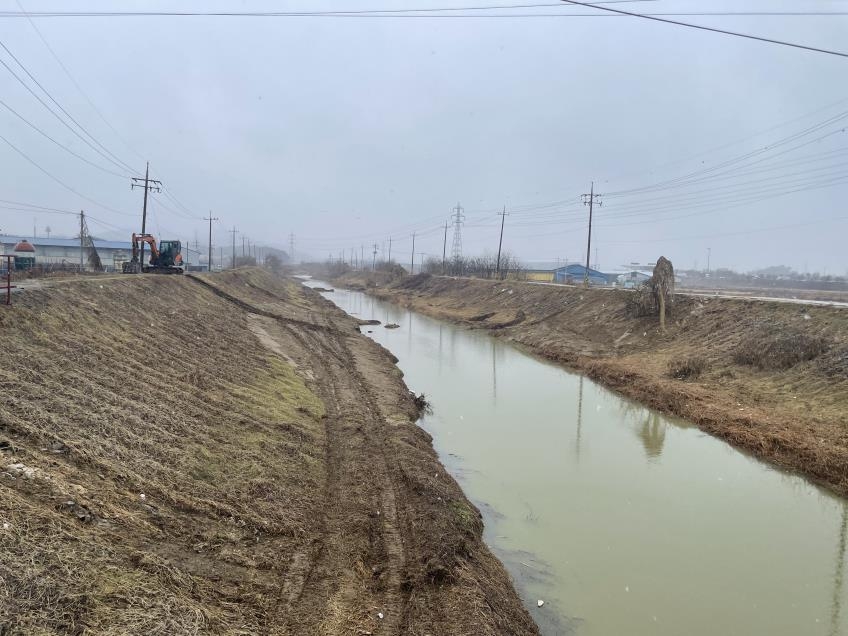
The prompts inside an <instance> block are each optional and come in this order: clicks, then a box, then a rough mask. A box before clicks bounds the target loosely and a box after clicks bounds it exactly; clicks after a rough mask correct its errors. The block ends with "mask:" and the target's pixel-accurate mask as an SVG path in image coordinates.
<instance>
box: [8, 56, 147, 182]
mask: <svg viewBox="0 0 848 636" xmlns="http://www.w3.org/2000/svg"><path fill="white" fill-rule="evenodd" d="M0 47H2V48H3V50H4V51H6V53H8V54H9V56H10V57H11V58H12V59H13V60H15V62H16V63H17V64H18V66H20V67H21V69H23V71H24V73H26V74H27V77H29V78H30V79H31V80H32V81H33V82H34V83H35V85H36V86H38V88H40V89H41V91H42V92H43V93H44V94H45V95H47V97H49V98H50V101H52V102H53V103H54V104H56V107H57V108H58V109H59V110H61V111H62V112H63V113H64V114H65V116H66V117H67V118H68V119H70V120H71V121H72V122H73V123H74V124H75V125H76V126H77V128H79V129H80V130H81V131H83V132H84V133H85V134H86V135H87V136H88V137H89V138H90V139H91V140H92V141H93V142H94V143H95V144H97V145H98V146H100V148H101V149H102V152H101V150H98V149H97V148H95V147H94V146H92V145H91V143H89V142H88V140H87V139H85V138H84V137H82V136H81V135H79V134H78V133H77V132H76V131H75V130H74V129H73V128H71V127H70V126H68V124H67V123H66V122H65V120H63V119H61V117H59V116H58V115H56V113H55V112H54V111H53V110H52V109H51V108H50V107H49V106H47V104H45V103H44V101H43V100H41V98H40V97H38V96H37V95H36V94H35V92H34V91H33V90H32V89H31V88H30V87H29V85H27V84H26V82H24V81H23V80H22V79H21V78H20V77H19V76H18V74H17V73H15V72H14V71H13V70H12V69H11V68H10V67H9V65H8V64H6V62H5V61H3V60H0V62H2V64H3V66H5V67H6V69H7V70H8V71H9V72H10V73H12V75H14V76H15V79H16V80H18V82H20V83H21V84H22V85H23V86H24V87H25V88H26V89H27V90H28V91H29V92H30V93H31V94H32V95H33V96H34V97H36V98H37V99H38V101H39V102H41V104H42V105H44V106H45V107H46V108H47V109H48V110H50V112H52V113H53V114H54V115H56V116H57V117H59V119H60V121H62V123H64V124H65V125H66V126H68V128H69V129H71V130H72V131H73V132H74V134H76V135H77V136H78V137H79V138H80V139H82V140H83V141H84V142H85V143H86V144H88V145H89V146H91V148H93V149H94V150H95V151H97V152H98V153H100V154H101V155H102V156H103V157H104V158H106V159H108V160H109V161H111V162H112V163H114V164H115V165H117V166H118V167H119V168H121V169H122V170H124V169H125V170H129V171H130V172H131V173H132V172H136V171H135V169H134V168H133V167H132V166H130V165H128V164H126V163H124V162H123V161H121V160H120V159H119V158H118V157H116V156H115V155H114V154H112V153H111V152H109V150H108V149H107V148H106V147H105V146H104V145H103V144H101V143H100V142H99V141H97V139H96V138H95V137H94V136H93V135H92V134H91V133H90V132H88V130H86V129H85V127H84V126H83V125H82V124H80V123H79V122H78V121H77V120H76V119H74V117H73V115H71V114H70V113H69V112H68V111H67V110H66V109H65V108H64V107H63V106H62V105H61V104H60V103H59V102H58V101H57V100H56V98H54V97H53V95H51V94H50V92H49V91H48V90H47V89H46V88H44V86H42V85H41V82H39V81H38V80H37V79H36V78H35V76H34V75H33V74H32V73H30V71H29V69H28V68H27V67H26V66H24V64H23V63H22V62H21V61H20V60H19V59H18V58H17V57H16V56H15V54H14V53H12V51H10V50H9V47H7V46H6V45H5V44H4V43H3V41H2V40H0ZM104 153H105V154H104Z"/></svg>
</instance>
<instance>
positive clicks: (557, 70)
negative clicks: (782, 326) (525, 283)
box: [0, 0, 848, 275]
mask: <svg viewBox="0 0 848 636" xmlns="http://www.w3.org/2000/svg"><path fill="white" fill-rule="evenodd" d="M499 4H500V5H502V6H503V5H506V4H507V3H503V2H502V3H498V2H491V3H476V4H475V3H467V2H461V1H455V2H429V3H428V2H407V3H403V4H401V3H398V2H395V1H392V0H382V1H378V0H369V1H365V0H363V1H362V2H357V3H355V5H353V4H352V3H350V2H348V3H342V2H340V1H338V0H321V1H316V2H310V3H308V5H307V3H305V2H303V1H302V0H300V1H298V0H291V1H288V2H274V3H273V4H272V3H268V2H263V1H261V0H255V1H250V0H244V1H242V2H238V3H233V2H223V1H210V0H206V1H203V2H201V1H199V0H192V1H188V2H181V3H177V2H173V1H172V2H141V1H132V2H130V1H128V2H123V3H121V5H120V9H116V8H115V5H114V3H109V2H106V1H105V0H101V1H95V0H74V1H70V0H67V1H64V2H58V1H53V2H38V3H35V2H33V1H32V0H20V5H19V3H18V1H17V0H2V1H0V41H2V43H3V44H4V45H5V46H6V47H8V49H9V51H10V52H11V53H13V54H14V55H15V56H16V57H17V58H18V60H20V62H21V63H22V64H23V65H24V66H25V67H26V69H27V70H28V71H29V72H30V73H31V74H32V75H33V76H34V77H35V78H36V79H37V80H38V82H40V84H41V85H42V86H43V87H44V88H45V89H47V91H49V94H50V95H52V97H53V98H55V100H56V101H57V102H58V103H59V104H61V107H63V108H64V109H65V110H66V111H67V114H70V115H71V116H73V118H74V119H75V120H76V121H77V122H79V123H80V124H81V125H82V126H83V127H84V128H85V129H86V130H87V131H88V132H90V133H91V135H92V137H93V138H94V139H95V140H96V141H95V143H93V144H91V145H86V144H85V143H83V141H82V138H84V137H86V134H85V132H82V133H81V135H80V136H76V135H74V134H73V133H72V132H71V131H70V130H69V128H68V127H66V126H64V125H63V124H61V123H60V122H59V121H58V119H59V118H57V117H56V116H54V115H53V114H51V113H50V112H49V111H48V110H47V109H46V108H45V107H44V106H42V105H41V104H40V103H39V102H38V101H37V100H36V99H35V98H34V97H33V95H32V94H30V93H29V92H28V91H27V90H26V89H25V88H24V87H23V86H22V85H21V84H20V83H19V82H18V81H17V80H16V79H15V78H14V77H13V76H12V75H11V74H10V72H9V70H8V69H7V68H3V67H0V77H3V84H2V86H3V88H4V90H3V95H2V96H0V99H2V101H3V103H4V104H6V106H7V107H6V108H4V107H2V106H0V122H2V133H0V135H2V136H3V138H4V139H6V140H7V142H6V143H4V141H3V140H0V156H2V158H3V165H4V167H5V170H3V172H2V175H0V190H2V195H0V206H4V207H0V231H2V232H3V233H5V234H20V235H30V234H31V233H32V227H33V220H34V218H37V226H38V232H39V234H40V235H43V234H44V229H45V227H46V226H48V225H49V226H50V228H51V234H52V235H54V236H59V235H65V236H71V235H73V234H74V233H75V232H76V231H77V227H76V224H77V223H78V221H77V219H76V217H74V216H72V215H71V214H63V213H49V211H48V210H37V209H35V208H33V207H32V206H41V207H44V208H54V209H55V210H62V211H65V212H76V211H78V210H80V209H85V210H86V213H87V214H88V215H89V216H90V218H91V222H90V228H91V231H92V233H94V234H96V235H98V236H102V237H104V238H112V239H114V238H117V239H123V238H127V237H128V235H129V233H130V232H132V231H138V230H139V229H140V224H141V220H140V216H141V202H142V195H141V191H140V190H138V189H136V190H131V189H130V180H129V177H130V176H143V173H144V164H145V161H146V160H149V161H150V171H151V176H152V177H153V178H156V179H160V180H162V182H163V184H164V187H165V191H166V192H167V194H165V193H162V194H157V195H154V196H153V197H152V198H151V207H150V216H149V220H148V230H149V231H152V232H154V233H155V234H157V235H159V236H161V237H162V238H181V239H183V240H187V239H188V240H191V241H194V239H195V238H197V239H198V240H199V242H200V244H201V246H205V244H206V240H207V239H206V237H207V231H208V226H207V225H206V222H204V221H203V220H201V218H200V217H203V216H208V215H209V212H210V210H211V212H212V214H213V215H214V216H216V217H219V218H220V221H217V222H216V223H215V225H214V227H213V241H214V242H215V243H216V244H217V245H225V246H226V245H230V241H231V238H230V235H229V234H228V233H227V231H228V230H230V229H232V228H233V227H236V228H238V231H239V234H238V235H237V236H238V238H237V241H240V240H241V237H242V236H246V237H248V238H249V239H250V240H251V241H252V242H256V243H259V244H266V245H274V246H277V247H280V248H282V249H288V247H289V235H290V233H293V234H294V235H295V237H296V238H295V252H296V256H297V257H298V258H303V257H306V256H309V257H312V258H317V259H321V258H326V257H327V255H328V254H332V255H333V256H334V257H337V256H338V255H339V253H340V252H342V251H344V252H345V254H346V256H349V254H350V250H351V249H354V250H356V251H359V252H361V251H362V249H363V248H362V246H363V245H364V246H365V248H364V250H365V252H366V253H368V252H369V247H370V249H371V250H372V251H373V244H374V243H377V244H378V248H379V249H381V250H384V249H386V248H387V244H388V240H389V237H391V238H392V256H393V257H394V258H395V259H396V260H398V261H402V262H408V261H409V252H410V251H411V241H412V232H413V231H415V232H416V260H418V259H419V255H418V254H419V253H424V254H431V255H435V256H438V257H441V254H442V247H443V239H444V230H443V226H444V223H445V222H446V221H448V219H449V217H450V214H451V209H452V208H453V207H454V206H455V205H456V204H457V203H458V202H459V203H460V204H461V205H462V206H463V207H464V208H465V214H466V217H467V218H466V224H465V226H464V227H463V249H464V252H465V253H466V254H480V253H483V252H484V251H489V252H496V251H497V246H498V245H497V244H498V232H499V228H500V217H499V216H498V214H497V213H498V212H499V211H500V210H502V209H503V207H504V206H505V207H506V209H507V211H508V212H509V216H507V217H506V224H505V232H504V249H505V250H508V251H510V252H511V253H513V254H515V255H516V256H517V257H518V258H519V259H521V260H522V261H525V262H540V261H549V262H555V261H556V260H557V259H561V260H565V259H568V260H569V261H578V260H583V259H585V250H586V224H587V218H588V209H587V208H586V207H585V206H584V205H582V202H581V195H582V194H583V193H587V192H589V189H590V183H591V182H592V181H594V187H595V192H596V193H600V194H601V195H603V197H602V200H603V206H602V207H600V208H595V217H594V224H593V237H592V255H591V260H592V262H593V264H594V263H595V262H599V263H600V264H601V265H602V266H605V267H612V266H617V265H621V264H625V263H630V262H650V261H653V260H655V259H656V258H657V257H658V256H659V255H661V254H662V255H665V256H667V257H668V258H670V259H671V260H672V262H674V264H675V266H676V267H678V268H680V269H690V268H693V267H696V268H699V269H703V268H704V267H705V264H706V259H707V250H708V249H709V250H711V267H712V269H716V268H718V267H728V268H732V269H736V270H738V271H747V270H753V269H758V268H761V267H766V266H770V265H778V264H783V265H788V266H790V267H792V268H794V269H795V270H797V271H801V272H803V271H805V270H806V271H810V272H814V271H818V272H822V273H830V274H838V275H843V274H845V273H846V269H848V260H846V257H845V248H844V237H845V235H846V230H848V211H846V210H845V204H844V203H843V201H844V200H845V199H846V194H848V171H846V169H845V167H846V166H848V159H846V157H848V143H846V140H847V139H848V137H846V128H845V126H846V123H845V122H846V121H848V91H846V90H845V89H844V88H843V87H842V86H843V85H844V82H841V81H840V80H841V79H842V78H843V77H844V74H845V70H846V69H847V68H848V59H846V58H842V57H837V56H832V55H825V54H821V53H815V52H810V51H803V50H799V49H795V48H788V47H783V46H778V45H773V44H767V43H763V42H756V41H751V40H746V39H741V38H735V37H730V36H725V35H720V34H715V33H705V32H700V31H695V30H691V29H685V28H681V27H676V26H672V25H667V24H656V23H651V22H648V21H645V20H640V19H637V18H629V17H600V16H593V17H570V18H566V17H535V18H534V17H518V16H517V15H516V14H521V15H522V16H526V15H527V14H532V13H537V14H539V13H544V14H547V15H550V14H563V15H565V14H579V13H595V11H593V10H588V9H583V8H579V7H578V8H575V7H568V6H558V5H557V6H536V7H525V8H520V9H519V8H516V9H505V8H504V9H491V10H488V11H477V12H476V15H477V16H478V17H468V14H469V13H471V12H469V11H465V12H464V14H463V12H452V13H445V12H441V13H439V12H435V13H430V14H414V16H415V17H412V16H410V15H409V14H407V15H406V16H404V17H401V16H399V15H398V14H395V15H392V16H391V17H387V15H386V14H384V15H383V16H382V17H378V16H374V15H370V16H366V15H359V16H350V17H340V16H328V15H321V16H308V17H307V16H288V17H282V16H278V17H267V16H266V17H244V16H240V17H209V16H205V17H200V16H145V17H140V16H136V17H114V16H111V17H108V16H102V17H94V16H75V17H67V16H66V17H34V18H32V22H33V23H34V24H35V25H36V26H37V28H38V30H39V31H40V33H41V34H42V35H43V37H44V38H45V39H46V41H47V43H48V44H49V46H50V47H51V48H52V49H53V51H54V52H55V53H56V55H57V56H58V57H59V59H60V60H61V63H62V64H63V65H64V66H65V67H66V68H67V70H68V71H69V72H70V75H71V76H72V77H73V80H72V79H71V78H70V77H69V76H68V75H67V74H66V73H65V71H64V70H63V69H62V67H61V66H60V65H59V63H57V61H56V60H55V59H54V58H53V56H52V55H51V52H50V50H49V49H48V48H47V46H45V44H44V42H42V40H41V38H40V37H39V33H38V32H36V30H35V29H34V28H33V25H32V23H31V22H30V21H29V20H28V19H27V18H26V17H21V16H10V15H8V14H6V15H4V14H3V13H2V12H14V13H19V12H20V11H21V6H23V7H24V8H25V9H26V10H28V11H34V12H35V11H38V12H44V11H51V10H56V11H63V12H67V11H106V10H108V11H115V10H120V11H157V10H161V11H173V10H175V9H176V10H180V11H191V10H206V11H208V10H224V11H271V10H273V11H296V12H303V11H307V10H308V11H328V10H338V9H340V8H345V9H346V10H350V9H351V8H352V7H354V10H357V11H361V10H366V9H380V8H393V9H398V8H401V7H403V8H404V9H409V8H411V7H421V8H425V7H426V8H430V9H434V8H447V7H454V8H461V7H470V6H480V5H483V6H491V7H496V6H498V5H499ZM511 4H513V5H515V4H521V3H511ZM539 4H550V5H554V4H555V3H539ZM610 6H615V7H621V8H626V9H627V10H629V11H640V12H645V13H648V12H651V13H675V12H677V13H686V12H703V11H706V10H709V11H722V10H724V11H735V12H741V11H774V12H779V11H798V10H799V9H798V3H797V2H790V1H788V0H784V1H777V0H775V1H769V2H752V1H751V2H738V1H737V2H730V1H724V0H722V1H716V2H711V3H704V2H695V1H694V0H658V1H656V2H647V1H646V2H635V3H625V4H616V5H610ZM804 10H805V11H831V12H844V11H848V6H846V3H844V2H839V1H836V0H834V1H825V0H822V1H815V2H808V3H804ZM486 14H488V15H489V17H482V16H485V15H486ZM463 15H464V16H465V17H463ZM494 15H499V16H505V15H512V17H497V18H496V17H493V16H494ZM448 16H451V17H448ZM672 19H679V20H684V21H688V22H693V23H697V24H705V25H710V26H717V27H720V28H724V29H729V30H733V31H741V32H745V33H755V34H757V35H761V36H764V37H769V38H775V39H779V40H787V41H791V42H796V43H801V44H805V45H811V46H816V47H821V48H825V49H835V50H839V51H843V52H844V50H848V45H846V44H845V43H846V42H848V38H846V35H848V15H827V16H786V15H783V16H763V15H759V16H685V17H684V16H679V17H674V18H672ZM0 59H2V60H3V62H4V63H5V64H7V65H8V66H9V68H10V69H12V70H13V71H14V72H15V73H17V74H18V76H19V77H20V78H21V79H22V80H23V81H24V82H25V83H27V84H28V85H29V86H30V87H31V88H32V89H33V91H34V92H35V93H36V94H38V95H39V96H40V97H41V98H42V99H43V100H44V101H45V102H46V103H47V104H48V105H49V106H50V107H51V108H52V109H53V110H54V111H57V112H58V113H59V115H60V116H61V117H60V118H62V119H65V120H66V121H68V122H69V125H70V127H71V128H75V125H74V124H73V122H70V120H68V119H67V117H65V114H64V113H62V112H61V111H60V110H59V108H58V107H57V106H56V104H54V103H53V102H52V101H51V100H50V98H49V96H46V95H45V94H44V93H42V92H41V91H40V89H39V88H38V87H37V86H36V85H35V84H34V83H33V82H32V80H31V79H30V78H29V77H28V76H27V74H26V72H25V71H23V70H22V69H21V67H20V66H18V65H17V64H16V62H15V60H14V59H13V58H12V57H10V55H9V53H8V52H7V51H5V50H2V49H0ZM74 81H75V82H76V83H77V84H78V85H79V87H80V88H81V89H82V92H80V91H79V90H78V89H77V87H76V86H75V85H74ZM83 93H84V94H83ZM89 99H90V100H91V103H89ZM8 108H11V109H14V111H15V112H17V113H18V114H19V115H20V116H22V117H24V118H25V119H26V120H28V121H29V122H30V123H32V124H33V125H35V126H37V127H38V128H40V129H41V130H42V131H43V132H44V133H47V134H49V135H50V136H51V137H53V139H55V140H56V141H58V142H60V143H61V144H63V145H65V146H67V148H69V149H71V150H72V151H73V152H75V153H77V154H78V155H81V156H82V157H84V158H85V159H86V160H88V161H90V162H92V163H95V164H97V165H98V166H99V168H95V167H93V166H91V165H89V164H88V163H85V162H84V161H82V160H80V159H79V158H77V157H74V156H72V155H71V154H69V153H68V152H67V151H65V150H63V149H61V148H59V147H57V146H56V145H55V144H54V143H53V142H51V141H50V140H48V139H46V138H44V136H42V135H41V134H39V133H38V132H37V131H35V130H34V129H33V128H31V127H30V126H29V125H27V124H26V123H24V122H23V121H21V119H20V118H19V117H17V116H16V115H15V114H13V112H11V111H10V110H9V109H8ZM98 111H99V113H98ZM101 115H102V116H101ZM89 140H90V139H89ZM9 143H10V144H13V145H14V146H15V147H17V148H18V149H19V150H20V151H21V152H23V153H25V154H26V155H27V156H28V157H29V158H30V159H31V160H32V161H34V162H35V163H36V164H38V166H40V167H41V168H43V169H44V170H46V171H47V172H49V173H50V174H51V175H53V177H50V176H47V175H46V174H45V173H44V172H43V171H42V170H41V169H39V168H38V167H36V166H35V165H33V164H32V163H30V162H29V161H28V160H27V159H25V158H24V157H23V156H22V155H21V154H20V153H19V152H17V151H16V150H14V149H13V148H12V147H11V146H10V145H8V144H9ZM100 144H102V147H101V145H100ZM95 149H98V150H95ZM104 150H105V152H103V151H104ZM116 160H117V161H116ZM125 164H126V165H125ZM127 166H128V167H129V168H132V175H130V170H129V169H128V167H127ZM104 168H105V170H103V169H104ZM54 177H55V179H58V180H59V181H61V182H62V183H64V184H65V186H63V185H60V184H59V183H58V182H57V181H56V180H55V179H54ZM71 190H73V191H75V192H72V191H71ZM95 202H96V203H95ZM21 203H24V204H26V205H20V204H21ZM104 206H105V207H104ZM10 208H15V209H10ZM20 208H24V209H20ZM107 208H110V209H107ZM451 242H452V232H451V231H450V230H449V231H448V239H447V243H448V253H450V249H451ZM595 249H597V250H598V256H597V259H596V256H595ZM201 251H202V250H201ZM384 253H385V252H384Z"/></svg>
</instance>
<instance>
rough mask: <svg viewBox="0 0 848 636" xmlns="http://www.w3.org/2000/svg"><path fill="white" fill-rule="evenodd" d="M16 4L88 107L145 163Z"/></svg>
mask: <svg viewBox="0 0 848 636" xmlns="http://www.w3.org/2000/svg"><path fill="white" fill-rule="evenodd" d="M15 2H16V4H17V5H18V6H19V7H20V9H21V11H23V13H24V14H25V16H26V18H27V19H28V21H29V23H30V26H32V29H33V30H34V31H35V32H36V34H37V35H38V38H39V39H40V40H41V42H42V43H43V44H44V46H45V47H46V48H47V50H48V51H49V52H50V55H51V56H52V57H53V59H54V60H56V63H57V64H58V65H59V67H60V68H61V69H62V71H63V72H64V73H65V75H66V76H67V77H68V79H69V80H71V83H72V84H73V85H74V87H75V88H76V89H77V92H78V93H79V94H80V95H82V97H83V99H85V101H86V102H88V105H89V106H90V107H91V109H92V110H93V111H94V112H95V113H97V116H98V117H99V118H100V120H101V121H102V122H103V123H104V124H106V126H107V127H108V128H109V130H111V131H112V133H114V135H115V137H117V138H118V139H119V140H120V141H121V143H122V144H124V146H126V147H127V148H128V149H129V150H130V151H131V152H132V153H133V154H135V155H136V156H137V157H138V158H139V159H141V160H142V161H144V157H142V155H141V154H140V153H139V152H138V151H137V150H135V148H133V147H132V146H130V144H129V143H128V142H127V141H126V139H124V138H123V136H122V135H121V134H120V133H119V132H118V130H117V129H116V128H115V127H114V126H113V125H112V123H111V122H110V121H109V120H108V119H106V116H105V115H104V114H103V112H102V111H101V110H100V109H99V108H97V106H96V105H95V104H94V101H92V99H91V98H90V97H89V96H88V93H86V92H85V91H84V90H83V89H82V86H80V84H79V82H77V80H76V78H75V77H74V76H73V75H72V74H71V71H70V70H68V67H67V66H65V63H64V62H62V58H60V57H59V56H58V55H57V54H56V52H55V51H54V50H53V47H52V46H50V43H49V42H48V41H47V38H45V37H44V34H43V33H42V32H41V29H39V28H38V26H37V25H36V24H35V21H34V20H32V18H30V16H29V15H28V14H27V11H26V9H24V6H23V5H22V4H21V2H20V0H15Z"/></svg>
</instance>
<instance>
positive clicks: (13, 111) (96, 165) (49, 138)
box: [0, 99, 126, 179]
mask: <svg viewBox="0 0 848 636" xmlns="http://www.w3.org/2000/svg"><path fill="white" fill-rule="evenodd" d="M0 105H2V106H3V107H4V108H6V110H8V111H9V112H10V113H12V114H13V115H14V116H15V117H17V118H18V119H20V120H21V121H22V122H24V123H25V124H26V125H27V126H29V127H30V128H32V129H33V130H34V131H36V132H37V133H39V134H40V135H41V136H43V137H45V138H46V139H48V140H50V141H52V142H53V143H54V144H56V145H57V146H59V147H60V148H61V149H62V150H64V151H65V152H67V153H69V154H71V155H73V156H74V157H76V158H77V159H79V160H80V161H84V162H85V163H87V164H88V165H90V166H92V167H94V168H97V169H98V170H100V171H102V172H105V173H107V174H111V175H114V176H116V177H120V178H121V179H125V178H126V175H124V174H120V173H118V172H115V171H114V170H109V169H108V168H104V167H103V166H100V165H98V164H96V163H94V162H93V161H89V160H88V159H86V158H85V157H83V156H82V155H80V154H77V153H76V152H74V151H73V150H71V149H70V148H68V147H67V146H66V145H64V144H63V143H61V142H59V141H56V140H55V139H54V138H53V137H51V136H50V135H48V134H47V133H46V132H44V131H43V130H41V128H39V127H38V126H36V125H35V124H33V123H32V122H31V121H29V120H28V119H26V118H25V117H24V116H23V115H21V114H20V113H19V112H18V111H16V110H15V109H14V108H12V107H11V106H9V105H8V104H7V103H6V102H4V101H3V100H2V99H0Z"/></svg>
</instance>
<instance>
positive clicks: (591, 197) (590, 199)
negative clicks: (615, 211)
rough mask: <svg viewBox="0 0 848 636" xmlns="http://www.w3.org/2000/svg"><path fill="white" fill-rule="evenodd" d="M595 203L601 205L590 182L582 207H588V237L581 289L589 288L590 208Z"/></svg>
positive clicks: (599, 198) (598, 196)
mask: <svg viewBox="0 0 848 636" xmlns="http://www.w3.org/2000/svg"><path fill="white" fill-rule="evenodd" d="M595 203H597V204H598V205H603V204H602V203H601V195H600V194H595V182H594V181H592V187H591V188H590V189H589V194H584V195H583V205H588V206H589V235H588V238H587V239H586V271H585V272H584V273H583V287H588V286H589V259H590V257H591V256H592V207H593V206H594V204H595Z"/></svg>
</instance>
